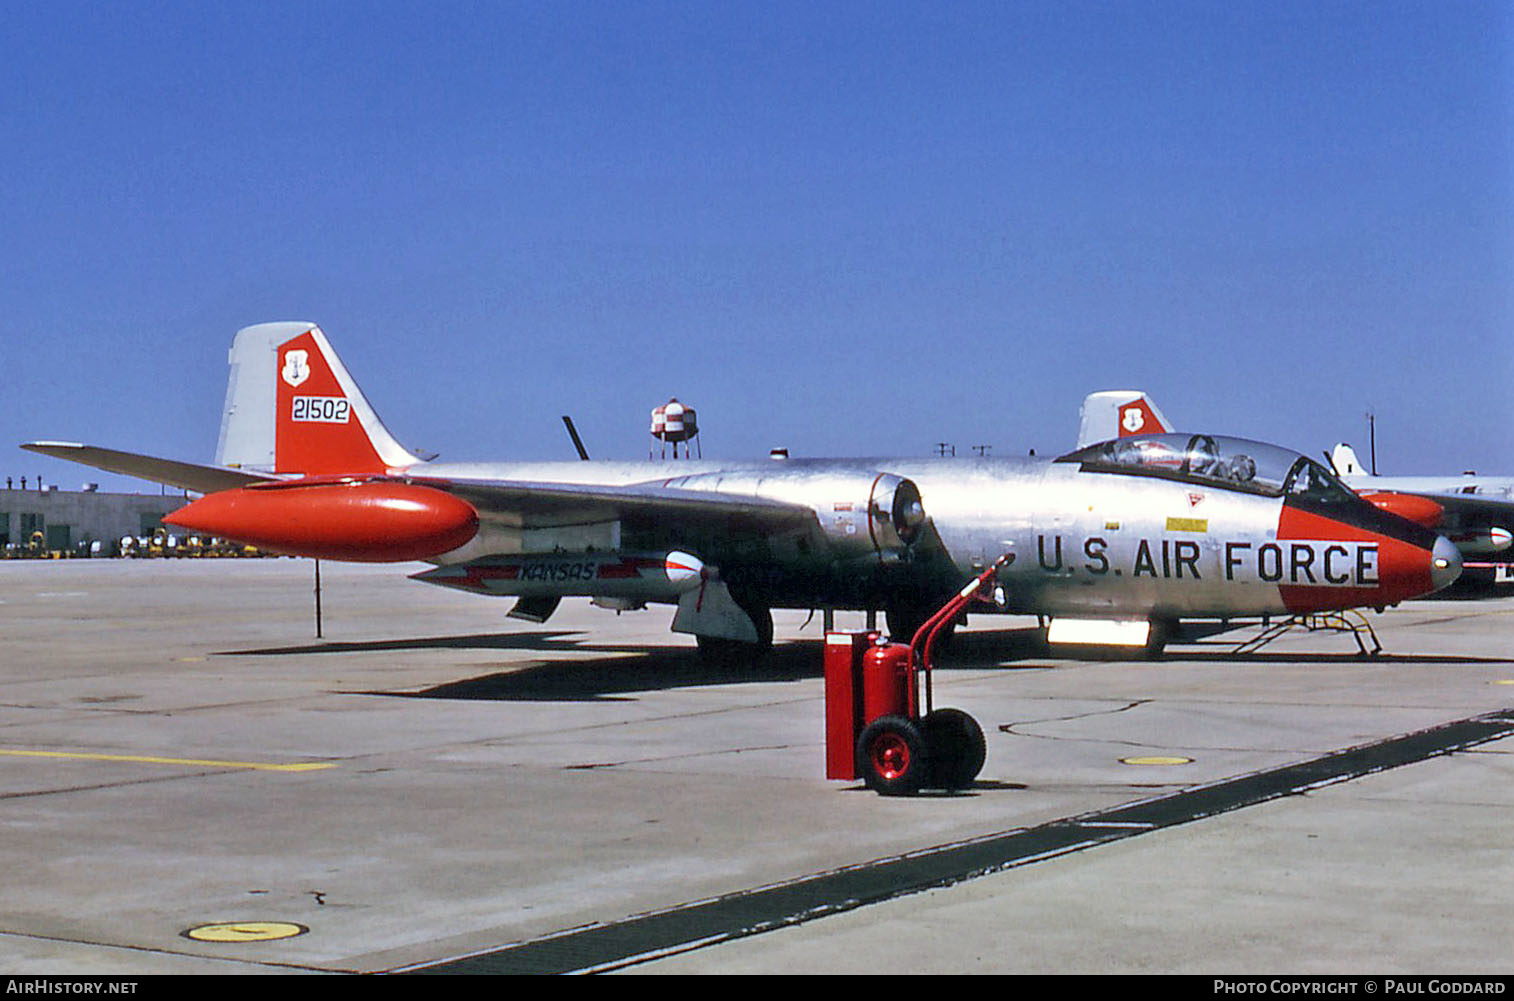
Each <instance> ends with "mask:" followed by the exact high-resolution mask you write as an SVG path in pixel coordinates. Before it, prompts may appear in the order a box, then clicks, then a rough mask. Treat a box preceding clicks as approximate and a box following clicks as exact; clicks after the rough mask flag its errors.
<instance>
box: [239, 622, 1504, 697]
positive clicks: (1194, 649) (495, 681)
mask: <svg viewBox="0 0 1514 1001" xmlns="http://www.w3.org/2000/svg"><path fill="white" fill-rule="evenodd" d="M584 637H585V634H584V633H581V632H575V631H550V630H543V631H536V632H515V633H477V634H471V635H463V636H427V637H413V638H400V639H384V640H366V641H358V642H351V641H348V642H326V643H310V644H302V645H298V646H286V647H270V648H264V649H257V650H227V651H222V652H221V655H223V656H266V657H278V656H309V655H319V654H343V653H348V654H351V653H375V652H400V653H402V652H404V651H423V650H446V649H452V650H514V651H539V652H544V653H551V652H566V653H576V654H583V653H603V654H605V656H603V657H595V658H592V659H583V658H574V659H563V660H552V661H547V662H536V663H527V664H524V665H522V666H520V667H515V666H510V667H508V668H506V669H503V670H500V671H496V672H492V673H489V674H483V675H479V676H477V677H472V678H464V679H460V680H457V681H450V682H446V683H444V684H441V685H434V686H432V687H430V688H425V689H422V690H420V691H402V690H374V691H355V692H351V693H350V694H355V695H387V696H393V697H399V698H425V699H457V700H493V701H503V702H580V701H601V700H611V701H617V700H624V699H627V698H633V697H634V696H635V694H636V693H638V692H648V691H663V690H671V689H676V688H696V687H700V686H704V685H726V684H750V683H784V682H793V681H800V680H803V679H806V678H819V677H821V676H822V674H823V664H822V653H823V651H822V647H821V644H820V643H819V642H818V641H816V640H810V639H803V640H793V641H789V642H780V643H778V644H776V645H775V646H774V647H773V648H772V650H771V651H769V652H768V653H767V654H766V655H765V656H764V657H762V658H761V660H760V661H758V662H755V663H750V664H733V665H711V664H707V663H705V662H703V661H701V659H700V657H699V654H698V651H696V650H695V649H694V648H693V647H690V646H674V645H658V646H637V645H629V644H614V643H602V642H592V641H587V640H586V639H585V638H584ZM1195 639H1196V637H1192V636H1190V637H1186V638H1185V642H1183V643H1182V644H1181V645H1178V646H1174V647H1169V648H1168V650H1167V652H1166V654H1165V656H1164V658H1163V660H1164V662H1168V663H1182V662H1185V661H1186V662H1201V663H1203V662H1208V663H1213V662H1229V663H1235V664H1268V663H1305V664H1321V665H1324V664H1345V663H1386V664H1395V663H1414V664H1424V665H1480V664H1482V665H1485V664H1508V663H1514V658H1500V657H1472V656H1449V655H1446V656H1441V655H1430V656H1421V655H1412V656H1411V655H1405V654H1393V653H1388V652H1382V653H1379V654H1377V655H1375V656H1372V657H1364V656H1362V655H1361V654H1360V653H1359V652H1357V651H1355V650H1342V651H1340V652H1336V653H1330V652H1302V651H1289V652H1261V651H1251V652H1246V653H1236V652H1235V650H1234V646H1235V643H1234V642H1233V641H1232V640H1228V639H1227V640H1224V641H1215V640H1212V639H1210V640H1199V641H1198V642H1194V640H1195ZM1048 654H1049V651H1048V649H1047V647H1046V644H1045V641H1044V639H1043V638H1042V634H1041V631H1040V630H1038V629H1029V628H1027V629H1013V630H1004V631H993V632H987V631H985V632H970V633H959V634H958V635H956V636H955V637H953V638H952V640H951V643H950V645H949V648H948V649H947V650H946V651H945V652H943V653H942V654H941V655H940V656H939V658H938V666H939V667H940V668H942V669H945V670H951V669H958V670H989V669H997V670H1038V669H1039V670H1044V669H1048V668H1051V667H1053V666H1054V665H1052V664H1048V663H1045V662H1044V661H1035V662H1028V661H1030V660H1031V658H1040V657H1046V656H1048ZM1092 659H1101V660H1130V659H1131V655H1130V654H1129V653H1126V652H1115V651H1110V652H1109V653H1108V654H1107V655H1105V656H1104V657H1097V658H1092ZM502 666H503V665H502Z"/></svg>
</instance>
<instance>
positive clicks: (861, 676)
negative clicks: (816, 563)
mask: <svg viewBox="0 0 1514 1001" xmlns="http://www.w3.org/2000/svg"><path fill="white" fill-rule="evenodd" d="M1013 559H1014V556H1013V554H1011V553H1006V554H1005V555H1004V556H1002V557H1000V558H999V560H998V561H996V562H995V563H994V565H993V566H991V567H989V568H988V569H987V570H985V571H983V573H981V574H979V575H978V577H977V578H976V579H974V580H973V581H972V582H971V583H970V584H968V585H967V586H966V587H964V588H963V589H962V590H961V591H959V592H958V593H957V595H956V596H955V597H953V598H952V600H951V601H949V602H947V603H946V604H945V605H944V606H942V607H941V609H940V610H939V611H937V612H936V613H935V614H934V615H932V616H931V617H930V618H929V619H927V620H926V621H925V623H924V624H923V625H922V626H921V627H920V628H919V629H918V630H917V631H916V632H915V635H914V637H913V638H912V639H911V641H910V642H909V643H908V644H905V643H889V642H886V641H885V640H883V638H882V637H881V636H879V634H877V633H831V634H829V635H828V636H827V637H826V664H825V678H826V775H827V777H828V778H833V779H856V778H859V777H860V778H861V779H862V780H863V781H865V782H866V783H867V786H868V788H870V789H873V790H874V791H876V792H878V793H880V794H881V795H884V796H910V795H913V794H915V793H916V792H919V791H920V790H921V789H947V790H954V789H965V788H967V787H968V786H970V785H972V783H973V780H974V779H975V778H977V776H978V772H979V771H981V770H982V768H983V762H984V759H985V758H986V757H987V750H988V749H987V744H986V742H985V741H984V739H983V729H982V727H980V726H979V725H978V722H977V720H975V719H973V718H972V717H971V716H969V715H968V714H967V713H965V712H963V711H962V710H960V709H937V708H935V705H934V699H933V697H932V691H931V668H932V666H933V663H934V653H935V645H936V641H937V639H938V638H939V637H940V635H941V633H942V632H943V631H944V630H945V629H946V628H947V627H948V626H950V625H951V624H952V623H953V622H954V621H956V619H957V617H958V616H959V615H960V614H961V613H962V610H963V609H964V608H966V607H967V605H968V603H969V602H971V601H972V600H973V599H974V598H975V597H977V595H978V593H979V591H981V590H982V589H983V588H984V587H985V586H987V584H988V583H989V582H990V581H991V580H993V578H994V576H995V574H997V573H998V571H999V569H1000V568H1001V567H1004V566H1006V565H1007V564H1009V563H1010V562H1011V561H1013Z"/></svg>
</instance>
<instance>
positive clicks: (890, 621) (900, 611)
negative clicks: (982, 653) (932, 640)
mask: <svg viewBox="0 0 1514 1001" xmlns="http://www.w3.org/2000/svg"><path fill="white" fill-rule="evenodd" d="M935 611H936V610H935V609H934V608H916V607H914V606H912V605H890V606H889V607H888V608H887V609H886V610H885V611H884V613H883V620H884V622H885V623H887V625H888V636H889V639H891V640H893V641H894V642H895V643H908V642H910V641H911V640H912V639H914V638H915V633H917V632H919V630H920V627H921V626H922V625H924V624H925V620H926V619H928V618H930V617H931V616H932V615H934V614H935ZM956 631H957V624H956V623H955V622H948V623H947V624H946V627H945V628H944V629H942V630H941V634H940V635H939V636H937V637H936V646H937V647H939V648H945V647H947V646H948V645H950V643H951V639H952V636H953V634H955V633H956Z"/></svg>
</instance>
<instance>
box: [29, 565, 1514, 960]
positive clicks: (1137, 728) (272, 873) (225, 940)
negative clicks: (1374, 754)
mask: <svg viewBox="0 0 1514 1001" xmlns="http://www.w3.org/2000/svg"><path fill="white" fill-rule="evenodd" d="M419 568H420V567H419V566H418V565H417V566H414V567H382V566H379V567H370V566H342V565H336V564H322V567H321V574H322V579H323V584H324V588H323V599H324V601H323V605H324V633H325V636H324V638H322V639H316V638H315V637H314V623H313V611H312V608H313V600H312V598H313V595H312V587H313V577H312V565H311V563H310V562H308V561H296V560H251V561H242V560H199V561H119V560H118V561H64V562H37V563H26V562H6V563H0V686H3V688H0V832H3V837H0V971H3V972H4V973H7V974H21V975H36V974H60V975H121V976H130V975H141V974H150V973H212V974H213V973H234V974H235V973H243V974H245V973H290V972H294V973H300V972H306V973H308V972H333V973H335V972H390V971H396V972H397V971H406V972H425V971H427V970H428V969H432V968H436V967H437V966H438V964H442V967H443V968H447V969H491V968H502V969H512V968H523V967H519V966H516V967H512V966H510V963H511V962H513V961H514V960H511V959H510V958H509V957H511V956H525V955H528V954H531V955H534V954H535V953H532V952H531V946H533V945H534V944H539V943H542V942H546V943H548V944H549V945H550V944H552V943H557V942H561V943H565V947H564V949H559V950H557V954H563V953H566V954H570V955H571V956H572V957H574V959H573V962H572V963H569V964H568V968H575V969H584V968H588V969H604V970H624V971H626V972H631V973H639V974H646V973H717V972H718V973H725V972H774V973H777V972H782V973H795V972H842V973H852V972H868V973H883V972H887V973H949V972H995V973H1020V972H1037V973H1041V972H1053V973H1206V974H1217V973H1230V974H1237V973H1257V974H1274V975H1278V974H1288V973H1296V974H1307V973H1364V974H1368V973H1376V974H1395V973H1396V974H1451V973H1481V974H1503V975H1507V974H1510V973H1511V972H1514V842H1511V838H1510V836H1509V834H1508V828H1509V821H1510V818H1511V817H1514V809H1511V807H1514V739H1511V738H1507V737H1505V738H1500V739H1491V738H1490V739H1486V740H1482V741H1481V742H1478V743H1476V745H1475V746H1466V747H1457V748H1453V749H1451V751H1450V752H1449V753H1438V752H1437V753H1425V754H1422V755H1420V756H1419V757H1411V759H1409V760H1404V761H1395V762H1393V763H1391V764H1389V765H1384V766H1382V767H1380V768H1374V769H1371V770H1369V771H1368V772H1367V773H1364V774H1362V775H1360V776H1358V777H1350V778H1348V779H1347V780H1344V781H1335V782H1333V784H1327V785H1323V786H1321V787H1318V788H1312V789H1309V790H1308V791H1301V792H1298V793H1297V794H1294V795H1287V796H1282V797H1281V798H1271V799H1267V800H1265V801H1261V802H1256V803H1254V804H1250V805H1245V804H1243V805H1239V806H1234V807H1233V808H1227V809H1226V810H1223V811H1218V812H1214V813H1213V815H1205V816H1203V817H1202V818H1201V819H1195V820H1192V821H1191V822H1185V823H1177V824H1174V825H1172V826H1154V827H1151V828H1150V829H1147V828H1145V827H1142V828H1139V829H1136V828H1135V827H1134V826H1133V825H1127V828H1128V829H1127V830H1126V831H1125V832H1124V834H1122V835H1121V836H1120V837H1119V838H1117V839H1114V840H1107V841H1099V842H1097V843H1090V844H1089V845H1087V846H1083V847H1081V848H1077V847H1075V848H1073V849H1067V850H1060V849H1059V850H1057V851H1055V852H1049V853H1047V854H1046V857H1044V858H1040V859H1035V858H1031V859H1026V860H1020V861H1016V862H1014V863H1013V864H1012V865H1007V866H998V867H995V869H996V871H992V872H989V873H988V874H986V875H980V876H976V877H974V878H962V879H951V880H948V881H946V882H948V883H949V884H950V885H942V886H938V887H936V888H930V889H925V890H924V891H922V892H909V891H910V888H909V887H906V886H904V884H899V887H898V888H896V889H889V887H890V886H892V885H893V884H890V883H889V882H888V880H889V879H892V878H893V877H892V876H891V875H889V873H891V872H892V871H893V870H892V869H890V868H889V867H888V866H882V865H873V863H877V862H879V860H890V859H892V860H896V861H900V860H902V861H903V862H904V863H909V864H913V863H914V862H917V861H921V860H924V861H927V862H928V861H929V860H930V859H932V858H935V857H939V856H940V855H941V853H940V852H934V851H932V850H933V849H939V848H941V847H942V846H952V845H962V844H964V843H966V844H968V845H981V844H985V843H996V842H995V839H1002V838H1004V837H1005V836H1007V835H1015V834H1016V833H1017V832H1027V831H1028V832H1036V831H1041V830H1053V831H1054V830H1059V829H1063V828H1065V827H1066V824H1064V823H1062V822H1064V821H1066V819H1067V818H1079V817H1087V816H1088V815H1095V814H1096V815H1099V816H1115V814H1110V813H1108V812H1107V811H1113V810H1118V809H1119V808H1121V807H1122V805H1125V804H1133V803H1142V802H1147V801H1152V800H1154V799H1155V800H1161V799H1162V798H1163V797H1167V796H1169V795H1171V794H1177V793H1182V792H1184V791H1185V790H1194V789H1198V788H1207V787H1211V786H1213V785H1214V784H1215V783H1221V782H1223V781H1224V780H1226V779H1230V778H1233V777H1236V776H1249V775H1254V774H1256V773H1264V772H1268V771H1269V770H1274V769H1283V768H1285V767H1286V766H1290V765H1296V764H1299V763H1309V762H1315V761H1318V760H1321V759H1323V758H1325V757H1326V756H1329V755H1331V753H1332V752H1335V751H1339V750H1342V749H1345V748H1356V747H1361V746H1362V745H1369V744H1374V743H1377V742H1383V741H1391V739H1392V738H1396V737H1399V736H1401V735H1405V734H1412V733H1416V732H1418V731H1435V730H1437V728H1441V727H1443V725H1444V724H1448V723H1452V722H1454V721H1460V720H1467V719H1471V718H1474V717H1483V718H1486V717H1488V714H1496V713H1500V712H1502V711H1506V710H1508V709H1509V707H1511V706H1514V646H1511V644H1510V642H1509V638H1510V635H1511V626H1514V598H1494V599H1491V600H1484V601H1421V602H1414V603H1410V604H1407V605H1405V606H1402V607H1400V608H1397V609H1390V610H1389V611H1388V612H1386V613H1385V614H1382V615H1375V614H1373V615H1369V619H1370V621H1371V622H1372V623H1373V625H1374V626H1375V627H1376V629H1377V631H1378V635H1379V636H1380V637H1381V640H1382V643H1383V647H1384V650H1383V653H1382V654H1380V655H1379V656H1377V657H1374V658H1362V657H1360V656H1358V653H1357V647H1356V643H1355V641H1354V640H1353V639H1352V638H1351V637H1350V636H1346V635H1340V634H1335V633H1308V634H1305V633H1295V634H1289V635H1287V636H1285V637H1284V638H1282V639H1280V640H1278V641H1276V642H1275V643H1273V644H1271V645H1270V646H1268V647H1265V648H1263V649H1262V650H1261V651H1259V652H1256V653H1250V654H1242V655H1235V654H1234V653H1233V652H1232V651H1233V648H1234V646H1235V644H1236V643H1237V642H1238V641H1239V640H1241V639H1244V638H1246V637H1248V636H1250V635H1254V633H1255V630H1250V631H1247V632H1241V633H1231V634H1225V635H1222V636H1215V637H1210V638H1209V639H1207V640H1205V641H1204V642H1202V643H1199V644H1195V645H1182V646H1175V647H1172V648H1170V650H1169V656H1168V657H1167V658H1166V659H1164V660H1161V661H1157V662H1126V661H1116V660H1101V661H1075V660H1067V659H1062V658H1057V657H1051V656H1048V655H1047V654H1046V653H1045V652H1044V650H1041V649H1040V648H1038V647H1037V645H1036V644H1035V643H1034V642H1033V641H1032V638H1031V634H1030V631H1029V630H1028V629H1027V628H1026V627H1027V625H1028V624H1029V625H1033V623H1027V622H1026V621H1025V620H1019V619H1012V620H994V619H988V618H983V619H975V620H974V625H973V628H972V629H971V630H969V631H968V632H966V633H965V634H963V635H962V636H961V637H960V640H959V642H958V643H957V644H956V646H955V647H954V650H953V652H952V653H951V655H950V656H949V658H948V659H946V660H945V661H944V663H943V669H942V670H941V671H940V672H939V673H938V676H937V681H936V694H937V699H936V701H937V703H938V704H941V705H955V706H960V707H961V708H963V709H966V710H968V711H969V712H971V713H972V714H973V715H974V716H975V717H977V719H978V720H979V721H980V722H981V723H982V725H983V727H984V729H985V731H987V733H988V745H989V755H988V761H987V764H986V765H985V767H984V769H983V772H982V774H981V776H980V778H979V781H978V783H977V784H976V785H975V786H974V788H973V789H971V790H969V791H968V792H967V793H965V794H961V795H953V796H941V795H937V796H922V797H917V798H909V799H885V798H881V797H878V796H875V795H873V794H872V793H870V792H867V791H865V790H864V789H863V788H862V787H861V784H860V783H857V782H828V781H826V780H825V778H824V741H823V719H824V701H823V685H822V681H821V664H820V652H821V647H820V640H821V633H820V628H819V622H818V618H819V617H818V616H816V619H815V621H812V622H809V623H808V624H806V622H805V620H806V616H805V614H804V613H779V614H777V615H776V616H775V618H776V620H777V630H776V632H777V637H778V646H777V648H776V649H775V651H774V654H773V656H772V658H771V661H770V663H769V664H768V665H766V667H765V668H764V669H762V670H759V671H712V670H707V669H704V668H702V667H701V666H700V665H699V662H698V660H697V658H696V656H695V652H694V644H693V642H692V639H691V638H689V637H685V636H680V635H676V634H672V633H669V632H668V631H667V626H668V623H669V621H670V618H671V616H670V613H669V610H667V609H652V610H649V611H643V612H635V613H627V614H624V615H619V616H617V615H616V614H614V613H612V612H608V611H604V610H602V609H597V608H592V607H590V606H589V605H588V603H587V602H586V601H578V600H569V601H566V602H564V605H563V607H562V609H561V610H560V611H559V612H558V614H557V615H556V616H554V617H553V618H552V619H551V620H550V621H549V622H547V623H546V624H544V625H531V624H528V623H524V622H518V621H515V620H511V619H508V618H506V617H505V614H504V613H505V612H506V611H507V610H508V608H509V602H508V601H500V600H497V599H489V598H481V597H475V596H470V595H465V594H459V593H456V592H452V591H446V590H443V589H440V588H432V587H427V586H425V585H422V584H419V583H415V582H411V581H408V580H406V579H405V575H406V573H407V572H413V571H414V570H416V569H419ZM840 624H841V625H842V626H844V627H857V626H860V624H861V617H860V616H855V617H847V616H843V617H842V618H841V622H840ZM1510 719H1511V720H1514V717H1510ZM1142 759H1147V760H1150V759H1156V760H1166V761H1173V760H1175V759H1182V762H1181V763H1165V764H1139V763H1129V762H1132V761H1140V760H1142ZM1180 798H1181V797H1180ZM1125 835H1129V836H1125ZM874 872H877V873H879V874H880V875H879V885H881V886H883V889H882V890H880V891H878V892H877V894H876V896H875V897H870V898H868V899H876V900H877V901H878V902H874V903H866V904H861V905H859V903H858V901H857V900H856V899H851V900H839V899H838V900H834V901H829V902H826V903H824V904H823V905H821V906H817V907H813V908H812V910H811V911H809V912H805V914H802V915H799V916H797V917H796V916H793V915H790V916H789V917H786V918H782V919H774V918H773V917H772V914H776V913H779V912H776V911H775V912H772V914H768V916H767V917H762V918H759V919H753V921H754V923H753V924H752V925H751V926H749V927H744V928H743V930H742V933H741V934H732V933H731V932H730V930H729V928H726V929H725V930H723V931H722V930H718V929H715V927H714V926H713V925H711V926H710V929H709V930H708V932H707V933H706V932H705V931H704V930H702V926H701V922H702V921H705V920H706V915H707V914H708V913H713V910H714V909H715V908H712V907H711V906H708V905H710V904H711V902H714V903H715V904H718V905H722V906H723V904H724V903H725V902H726V901H730V900H738V901H739V900H745V899H748V898H750V899H752V900H755V901H768V900H770V899H772V898H774V897H775V896H781V893H782V891H784V890H785V888H788V887H791V886H794V885H796V884H798V883H802V882H803V881H805V880H806V879H807V878H810V877H819V876H821V875H822V874H825V879H833V880H834V879H844V878H851V877H853V876H856V875H858V874H862V875H867V874H870V873H874ZM821 882H824V880H821ZM827 885H829V884H827ZM760 888H768V890H767V891H764V892H761V893H748V891H757V890H759V889H760ZM774 888H776V890H777V891H778V892H777V893H775V892H773V891H774ZM700 902H703V903H702V904H700ZM695 904H700V906H690V905H695ZM763 906H768V904H766V903H764V904H763ZM775 906H776V905H775ZM763 913H765V914H766V913H768V912H763ZM819 914H823V915H824V916H812V915H819ZM668 915H672V916H673V917H674V918H677V919H679V921H681V922H682V925H683V926H684V927H681V928H680V929H679V932H678V934H679V936H681V937H680V938H678V939H677V943H678V944H675V945H672V946H666V947H662V948H658V949H655V950H648V951H644V952H641V953H636V952H635V950H634V949H631V950H629V951H628V950H627V949H625V948H621V949H620V951H619V952H616V947H612V946H607V945H605V944H604V943H605V942H606V941H608V940H609V938H610V937H611V936H610V935H609V934H608V933H609V932H611V931H615V930H616V929H618V928H620V927H622V926H624V927H626V928H629V929H631V930H632V932H633V933H639V932H637V929H641V928H646V927H650V926H651V925H652V924H655V923H656V922H657V921H658V920H662V919H663V918H666V917H667V916H668ZM807 915H808V916H810V919H808V920H800V918H801V917H805V916H807ZM667 923H668V922H666V921H664V924H667ZM674 923H677V922H674ZM769 926H772V929H773V930H759V929H761V928H766V927H769ZM199 929H209V931H208V932H202V931H199ZM573 929H579V932H578V933H576V934H568V933H569V932H570V930H573ZM601 932H604V933H605V934H601ZM282 934H288V936H289V937H275V936H278V935H282ZM197 935H209V940H206V939H203V938H199V937H195V936H197ZM633 938H634V934H633ZM669 941H674V940H672V939H670V940H669ZM523 944H525V945H523ZM511 946H514V947H516V948H515V949H514V950H510V949H508V948H507V947H511ZM502 949H503V950H505V951H503V952H501V951H500V950H502ZM470 963H471V964H473V965H472V966H470V965H469V964H470ZM448 964H450V965H448ZM491 964H492V965H491Z"/></svg>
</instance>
